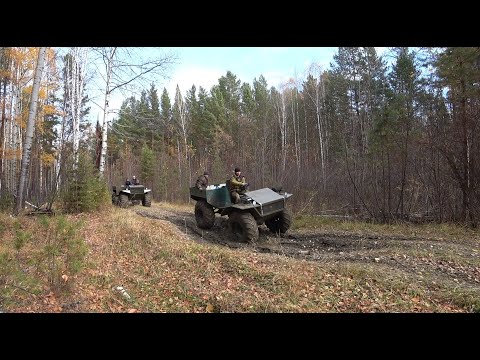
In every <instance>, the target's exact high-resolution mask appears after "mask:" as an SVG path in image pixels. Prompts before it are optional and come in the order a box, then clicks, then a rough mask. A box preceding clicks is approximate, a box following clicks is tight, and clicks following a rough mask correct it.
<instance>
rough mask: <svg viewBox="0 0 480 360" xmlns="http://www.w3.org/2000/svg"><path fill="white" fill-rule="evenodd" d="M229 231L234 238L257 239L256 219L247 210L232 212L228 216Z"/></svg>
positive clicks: (252, 240) (242, 240)
mask: <svg viewBox="0 0 480 360" xmlns="http://www.w3.org/2000/svg"><path fill="white" fill-rule="evenodd" d="M228 224H229V227H230V231H231V232H232V233H233V236H234V238H235V240H237V241H241V242H255V241H257V239H258V225H257V221H256V220H255V218H254V217H253V215H252V214H250V213H249V212H234V213H233V214H230V215H229V217H228Z"/></svg>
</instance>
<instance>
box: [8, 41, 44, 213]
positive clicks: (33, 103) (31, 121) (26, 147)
mask: <svg viewBox="0 0 480 360" xmlns="http://www.w3.org/2000/svg"><path fill="white" fill-rule="evenodd" d="M46 51H47V48H45V47H41V48H40V49H39V51H38V59H37V67H36V69H35V77H34V79H33V88H32V97H31V100H30V108H29V112H28V122H27V131H26V137H25V142H24V143H23V152H22V154H23V156H22V167H21V172H20V180H19V182H18V190H17V203H16V206H15V211H14V214H15V215H18V213H19V212H20V210H21V209H22V207H23V191H24V189H25V182H26V178H27V170H28V166H29V164H30V153H31V150H32V139H33V130H34V126H35V115H36V112H37V100H38V92H39V89H40V81H41V78H42V72H43V66H44V63H45V53H46Z"/></svg>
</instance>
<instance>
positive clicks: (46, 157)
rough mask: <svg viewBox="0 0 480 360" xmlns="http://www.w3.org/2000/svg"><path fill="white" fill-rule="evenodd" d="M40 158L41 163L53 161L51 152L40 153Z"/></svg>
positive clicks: (51, 162) (50, 163) (51, 163)
mask: <svg viewBox="0 0 480 360" xmlns="http://www.w3.org/2000/svg"><path fill="white" fill-rule="evenodd" d="M40 160H41V161H42V163H43V165H53V163H54V162H55V157H54V156H53V155H52V154H47V153H42V154H40Z"/></svg>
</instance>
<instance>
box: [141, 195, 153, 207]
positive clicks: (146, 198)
mask: <svg viewBox="0 0 480 360" xmlns="http://www.w3.org/2000/svg"><path fill="white" fill-rule="evenodd" d="M142 205H143V206H147V207H150V206H152V193H149V192H148V193H146V194H145V196H144V197H143V199H142Z"/></svg>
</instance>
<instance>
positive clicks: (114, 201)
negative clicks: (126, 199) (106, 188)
mask: <svg viewBox="0 0 480 360" xmlns="http://www.w3.org/2000/svg"><path fill="white" fill-rule="evenodd" d="M117 203H118V197H117V195H116V194H115V193H113V194H112V204H113V205H117Z"/></svg>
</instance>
